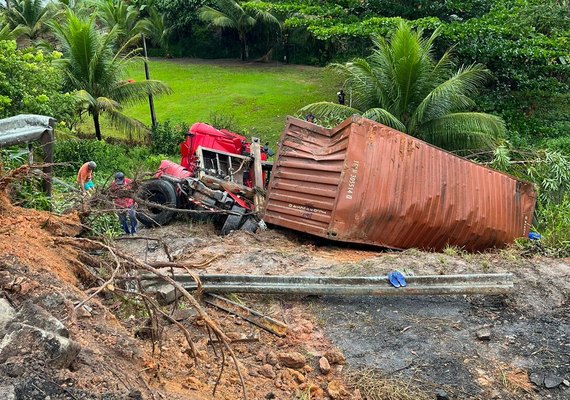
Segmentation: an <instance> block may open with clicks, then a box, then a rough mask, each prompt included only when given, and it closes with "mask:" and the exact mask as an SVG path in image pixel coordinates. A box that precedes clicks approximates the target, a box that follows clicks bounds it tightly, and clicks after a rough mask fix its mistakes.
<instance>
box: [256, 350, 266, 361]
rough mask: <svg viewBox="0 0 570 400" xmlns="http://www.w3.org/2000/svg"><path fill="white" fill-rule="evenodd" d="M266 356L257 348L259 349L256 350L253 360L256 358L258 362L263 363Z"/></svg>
mask: <svg viewBox="0 0 570 400" xmlns="http://www.w3.org/2000/svg"><path fill="white" fill-rule="evenodd" d="M266 357H267V354H265V352H264V351H263V350H259V351H258V352H257V354H256V355H255V360H256V361H260V362H262V363H263V364H265V362H266V361H265V360H266Z"/></svg>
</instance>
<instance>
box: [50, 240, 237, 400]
mask: <svg viewBox="0 0 570 400" xmlns="http://www.w3.org/2000/svg"><path fill="white" fill-rule="evenodd" d="M56 241H59V242H63V243H67V244H69V243H75V244H84V245H87V246H91V247H97V248H103V249H105V250H107V251H108V252H110V253H111V255H112V256H113V258H114V259H115V262H116V264H117V267H116V268H115V270H114V271H113V274H112V276H111V278H110V279H109V280H107V281H106V282H105V283H104V284H103V285H101V286H100V287H99V288H98V289H97V290H96V291H95V293H93V294H92V295H90V296H89V297H88V298H87V299H85V300H83V301H82V302H81V303H80V304H79V305H78V306H77V307H76V308H78V307H79V306H81V305H83V304H85V302H86V301H88V300H89V299H91V298H92V297H93V296H94V295H96V294H97V293H99V292H101V291H102V290H103V289H104V288H105V287H107V286H108V285H110V284H111V282H112V281H113V280H114V279H115V276H116V272H117V271H118V270H119V268H120V266H121V263H120V261H119V259H122V260H124V261H126V262H127V263H128V264H130V265H132V266H135V267H137V268H139V269H142V270H145V271H147V272H151V273H153V274H155V275H156V276H158V277H160V278H162V279H163V280H164V281H166V282H168V283H169V284H170V285H172V286H173V287H174V288H175V289H176V290H178V291H179V292H180V293H182V295H183V296H184V297H185V298H186V299H187V300H188V301H189V302H190V304H191V305H192V307H193V308H194V309H195V310H196V312H197V313H198V315H199V316H200V317H201V318H202V319H203V320H204V322H205V324H206V326H207V328H208V329H211V331H212V332H214V334H215V335H216V337H217V338H218V341H219V342H220V344H221V348H222V367H221V371H220V376H219V378H218V381H217V382H216V384H215V385H214V395H215V390H216V388H217V386H218V383H219V379H220V378H221V376H222V373H223V367H224V366H223V364H224V361H225V353H224V351H223V349H225V350H227V351H228V353H229V354H230V356H231V358H232V360H233V362H234V365H235V367H236V370H237V373H238V376H239V379H240V382H241V386H242V389H243V399H244V400H247V390H246V386H245V382H244V379H243V375H242V372H241V370H240V368H239V364H238V361H237V357H236V356H235V353H234V352H233V350H232V348H231V346H230V340H229V338H228V337H227V336H226V335H225V333H224V332H223V331H222V330H221V329H220V327H219V326H218V324H217V323H216V322H215V321H214V320H212V318H210V316H209V315H208V313H206V311H205V310H204V309H203V308H202V306H201V305H200V303H198V301H197V300H196V298H195V297H194V296H193V295H191V294H190V293H189V292H188V291H187V290H186V289H185V288H184V287H183V286H182V285H180V284H179V283H178V282H176V281H175V280H174V279H172V278H171V277H170V276H168V275H166V274H165V273H163V272H161V271H160V270H158V269H156V268H154V267H152V266H150V265H149V264H147V263H145V262H143V261H141V260H138V259H136V258H134V257H132V256H130V255H128V254H126V253H123V252H120V251H118V250H117V249H114V248H111V246H108V245H106V244H104V243H101V242H99V241H96V240H92V239H87V238H69V237H68V238H56ZM188 272H190V271H189V270H188Z"/></svg>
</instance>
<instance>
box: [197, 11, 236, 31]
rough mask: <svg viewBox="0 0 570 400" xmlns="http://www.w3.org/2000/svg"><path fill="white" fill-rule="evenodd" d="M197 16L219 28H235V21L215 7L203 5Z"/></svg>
mask: <svg viewBox="0 0 570 400" xmlns="http://www.w3.org/2000/svg"><path fill="white" fill-rule="evenodd" d="M198 16H199V18H200V19H201V20H202V21H204V22H209V23H210V24H211V25H214V26H218V27H220V28H237V21H236V20H234V19H232V18H230V17H228V16H227V15H226V14H224V13H223V12H221V11H218V10H216V9H215V8H212V7H209V6H204V7H202V8H200V10H198Z"/></svg>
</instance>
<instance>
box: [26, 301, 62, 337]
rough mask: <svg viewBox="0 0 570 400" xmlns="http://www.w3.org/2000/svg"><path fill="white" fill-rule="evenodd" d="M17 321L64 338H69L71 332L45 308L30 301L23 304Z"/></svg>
mask: <svg viewBox="0 0 570 400" xmlns="http://www.w3.org/2000/svg"><path fill="white" fill-rule="evenodd" d="M16 320H17V321H18V322H21V323H23V324H26V325H31V326H35V327H36V328H40V329H41V330H44V331H48V332H53V333H55V334H57V335H59V336H63V337H64V338H68V337H69V331H68V330H67V328H66V327H65V325H63V324H62V323H61V321H60V320H58V319H57V318H55V317H54V316H53V315H51V314H50V313H49V312H47V311H46V310H45V309H44V308H42V307H40V306H37V305H35V304H34V303H32V302H31V301H29V300H28V301H25V302H24V304H22V308H21V309H20V311H18V314H16Z"/></svg>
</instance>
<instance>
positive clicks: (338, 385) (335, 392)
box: [327, 380, 349, 400]
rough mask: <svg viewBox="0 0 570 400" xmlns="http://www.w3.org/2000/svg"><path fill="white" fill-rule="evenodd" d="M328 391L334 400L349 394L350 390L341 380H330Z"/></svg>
mask: <svg viewBox="0 0 570 400" xmlns="http://www.w3.org/2000/svg"><path fill="white" fill-rule="evenodd" d="M327 393H328V395H329V396H330V398H331V399H333V400H336V399H342V398H344V397H346V396H348V395H349V393H348V391H347V390H346V388H345V387H344V385H343V384H342V382H341V381H339V380H334V381H330V382H329V383H328V385H327Z"/></svg>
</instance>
